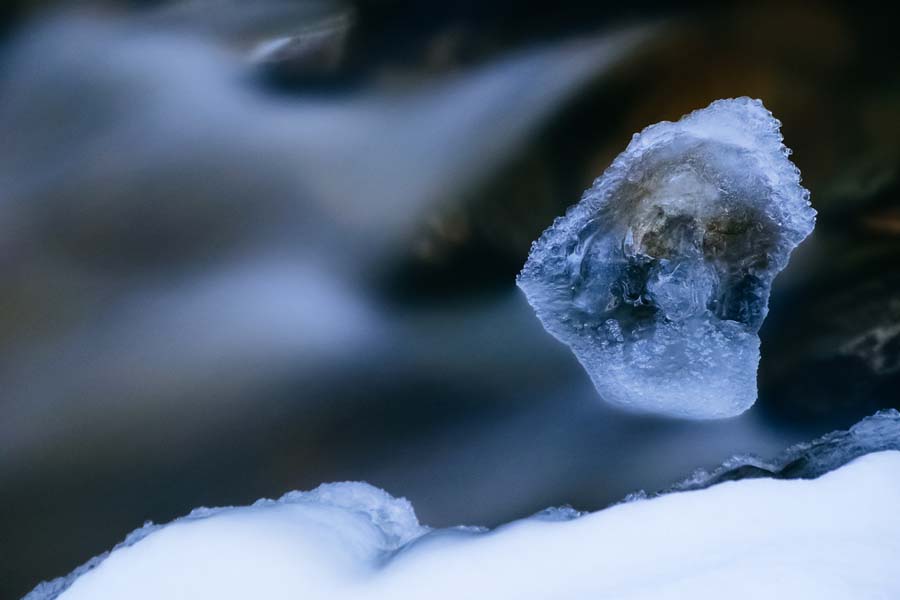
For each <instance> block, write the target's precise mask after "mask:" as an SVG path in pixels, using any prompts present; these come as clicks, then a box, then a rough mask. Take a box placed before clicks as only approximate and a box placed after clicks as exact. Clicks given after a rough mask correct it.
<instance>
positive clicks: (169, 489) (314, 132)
mask: <svg viewBox="0 0 900 600" xmlns="http://www.w3.org/2000/svg"><path fill="white" fill-rule="evenodd" d="M7 10H8V15H9V16H8V18H7V20H6V21H5V22H4V27H3V32H4V33H3V36H4V37H3V38H2V43H0V266H2V272H3V284H2V285H3V288H2V291H3V293H2V295H0V390H2V394H0V595H2V596H3V597H16V596H18V595H21V594H22V593H24V592H25V591H27V590H28V589H30V588H31V587H32V586H33V585H34V584H35V583H37V581H39V580H40V579H45V578H49V577H54V576H57V575H61V574H63V573H65V572H67V571H68V570H70V569H71V568H73V567H74V566H76V565H77V564H80V563H81V562H83V561H84V560H86V559H87V558H89V557H90V556H91V555H93V554H96V553H98V552H100V551H102V550H104V549H106V548H108V547H110V546H112V545H113V544H114V543H115V542H116V541H118V540H119V539H120V538H121V537H122V536H123V535H124V534H125V533H127V532H128V531H130V530H132V529H134V528H135V527H136V526H138V525H140V524H141V523H142V522H143V521H145V520H148V519H150V520H155V521H165V520H168V519H171V518H173V517H175V516H177V515H181V514H184V513H186V512H187V511H188V510H190V508H192V507H195V506H199V505H227V504H240V503H247V502H250V501H252V500H254V499H256V498H258V497H263V496H267V497H273V496H278V495H280V494H281V493H283V492H284V491H286V490H289V489H308V488H311V487H314V486H315V485H317V484H318V483H320V482H323V481H337V480H345V479H361V480H366V481H369V482H371V483H373V484H375V485H378V486H381V487H383V488H385V489H386V490H388V491H389V492H391V493H392V494H395V495H403V496H407V497H408V498H409V499H410V500H411V501H412V502H413V503H414V505H415V506H416V507H417V510H418V511H419V516H420V519H421V520H422V521H423V522H425V523H428V524H431V525H436V526H441V525H449V524H455V523H463V522H464V523H467V524H483V525H492V524H497V523H500V522H503V521H508V520H510V519H513V518H516V517H519V516H523V515H525V514H529V513H532V512H535V511H537V510H539V509H541V508H543V507H545V506H548V505H554V504H564V503H571V504H573V505H575V506H576V507H578V508H581V509H596V508H599V507H602V506H604V505H606V504H608V503H611V502H614V501H616V500H618V499H620V498H621V497H623V496H624V495H625V494H626V493H628V492H630V491H633V490H635V489H639V488H644V489H648V490H653V489H658V488H662V487H665V486H667V485H669V484H671V483H672V482H673V481H676V480H678V479H680V478H681V477H682V476H683V475H685V474H687V473H688V472H690V471H691V470H693V469H694V468H695V467H698V466H711V465H714V464H718V463H719V462H721V461H722V460H723V459H724V458H726V457H727V456H729V455H731V454H735V453H740V452H757V453H760V454H762V455H774V454H775V453H777V452H778V451H779V450H780V449H782V448H783V447H785V446H786V445H788V444H790V443H793V442H796V441H799V440H802V439H807V438H809V437H813V436H815V435H819V434H821V433H824V432H826V431H830V430H832V429H835V428H839V427H846V426H848V425H850V424H851V423H853V422H854V421H856V420H858V419H859V418H860V417H862V416H863V415H866V414H870V413H872V412H874V411H875V409H877V408H880V407H890V406H897V405H900V397H898V394H897V389H900V388H898V384H900V267H898V265H900V262H898V259H900V205H898V202H897V195H896V192H897V189H898V181H897V177H896V175H897V166H898V159H900V154H898V152H900V102H898V101H900V97H898V89H900V87H898V83H900V81H898V74H897V73H896V69H894V68H893V64H892V62H891V60H890V56H891V52H890V50H891V49H892V46H893V45H894V42H893V41H892V40H893V37H894V36H893V32H892V26H891V25H890V24H889V23H886V22H885V20H884V19H879V18H878V15H877V13H873V12H869V11H866V10H864V6H863V5H859V6H858V7H857V8H856V10H850V9H848V8H842V7H838V6H835V5H832V4H830V3H807V2H804V3H799V2H798V3H738V4H729V5H722V6H719V5H717V6H716V7H715V8H711V7H708V6H705V5H702V4H698V5H695V6H693V7H692V8H690V9H680V10H677V11H676V10H673V9H670V8H667V7H665V6H662V5H660V4H657V3H646V4H640V3H639V4H637V5H635V6H633V7H631V8H629V9H628V12H627V14H621V12H620V14H617V15H616V16H615V18H613V16H612V15H611V14H610V13H609V12H607V11H606V9H603V8H602V7H598V6H596V3H576V2H568V1H565V2H563V3H561V4H560V5H559V6H558V7H557V10H556V11H553V12H552V13H548V12H547V9H546V7H541V6H539V5H538V4H537V3H531V2H526V3H517V4H516V5H512V4H511V3H508V2H499V3H496V4H495V5H492V6H490V7H483V6H481V3H475V2H463V3H456V4H454V6H449V5H447V6H443V5H441V6H436V5H433V4H432V3H421V4H418V3H413V2H399V1H381V2H359V3H353V2H347V3H344V2H333V1H328V0H321V1H310V0H306V1H299V2H282V1H275V0H266V1H265V2H258V3H252V4H251V3H240V2H231V1H224V0H220V1H214V0H205V1H202V0H195V1H191V2H152V3H127V2H126V3H116V2H98V3H84V2H82V3H77V4H62V3H53V2H18V3H13V4H10V5H9V6H8V7H7ZM740 95H749V96H752V97H760V98H763V100H764V101H765V102H766V105H767V106H768V107H769V108H770V109H771V110H772V111H773V112H774V114H775V115H776V116H778V117H779V118H780V119H781V120H782V122H783V131H784V134H785V139H786V143H787V145H788V146H789V147H791V148H793V149H794V151H795V154H794V156H793V159H794V160H795V162H796V163H797V165H798V166H799V167H800V169H801V171H802V172H803V174H804V184H805V185H806V187H808V188H809V189H810V190H811V191H812V199H813V204H814V206H815V207H816V209H817V210H818V211H819V215H820V216H819V225H818V228H817V230H816V233H815V234H814V236H813V238H812V239H811V240H810V241H808V242H807V243H806V244H804V245H803V246H802V247H801V248H800V250H799V251H798V254H796V255H795V256H794V258H793V259H792V262H791V265H790V267H789V268H788V270H787V271H785V272H784V273H783V274H782V275H780V276H779V277H778V279H777V280H776V285H775V290H774V296H773V299H772V303H771V307H772V310H771V313H770V315H769V318H768V320H767V322H766V324H765V325H764V327H763V330H762V333H761V337H762V340H763V347H762V354H763V358H762V364H761V367H760V398H759V401H758V402H757V404H756V406H754V407H753V408H752V409H751V410H750V411H749V412H747V413H745V414H744V415H742V416H741V417H738V418H735V419H730V420H726V421H719V422H712V423H710V422H699V423H694V422H687V421H676V420H664V419H658V418H652V417H647V416H641V415H634V414H628V413H624V412H620V411H617V410H615V409H612V408H610V407H608V406H606V405H605V404H604V403H603V402H602V401H601V400H600V399H599V398H597V397H596V394H595V392H594V390H593V387H592V386H591V384H590V381H589V380H588V378H587V376H586V374H585V373H584V372H583V371H582V369H581V368H580V366H579V365H578V364H577V362H576V361H575V359H574V358H573V357H572V356H571V355H570V353H569V352H568V351H567V349H566V348H565V347H563V346H562V345H560V344H558V343H557V342H555V341H554V340H553V339H552V338H551V337H550V336H549V335H547V334H546V333H545V332H544V331H543V329H542V328H541V326H540V324H539V323H538V322H537V319H536V318H535V317H534V315H533V313H532V311H531V309H530V307H529V306H528V305H527V303H526V302H525V300H524V298H523V297H522V296H521V295H520V294H519V292H518V291H517V290H516V289H515V286H514V277H515V274H516V272H517V271H518V269H519V268H520V267H521V265H522V263H523V262H524V259H525V256H526V254H527V251H528V247H529V244H530V242H531V241H532V240H533V239H535V238H536V237H537V235H538V234H539V233H540V232H541V230H543V228H544V227H546V226H547V225H548V224H549V223H550V222H551V221H552V219H553V218H554V217H555V216H557V215H559V214H562V213H563V212H564V210H565V208H566V206H568V205H569V204H571V203H573V202H575V201H576V200H577V199H578V197H579V196H580V194H581V191H582V190H583V189H584V188H585V187H587V186H588V185H589V184H590V182H591V180H592V179H593V178H594V177H595V176H597V175H598V174H599V173H600V172H601V171H602V170H603V168H605V166H606V165H607V164H608V163H609V161H610V160H611V159H612V158H613V157H614V156H615V155H616V154H617V153H618V152H619V151H620V150H621V149H623V148H624V147H625V145H626V143H627V141H628V139H629V137H630V135H631V134H632V133H633V132H635V131H638V130H640V129H641V128H642V127H644V126H645V125H648V124H650V123H653V122H656V121H659V120H662V119H674V118H677V117H678V116H680V115H681V114H683V113H685V112H688V111H690V110H692V109H694V108H698V107H702V106H705V105H706V104H708V103H709V102H710V101H711V100H713V99H716V98H719V97H732V96H740Z"/></svg>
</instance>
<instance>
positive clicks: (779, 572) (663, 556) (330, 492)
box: [26, 411, 900, 600]
mask: <svg viewBox="0 0 900 600" xmlns="http://www.w3.org/2000/svg"><path fill="white" fill-rule="evenodd" d="M898 447H900V413H898V412H897V411H883V412H881V413H878V414H876V415H874V416H873V417H870V418H868V419H864V420H863V421H861V422H860V423H859V424H857V425H856V426H855V427H853V428H852V429H850V430H849V431H845V432H836V433H832V434H829V435H827V436H825V437H823V438H820V439H818V440H815V441H813V442H811V443H808V444H803V445H800V446H795V447H794V448H791V449H789V450H788V451H787V452H786V453H785V454H784V455H783V456H782V457H780V458H779V459H776V460H775V461H772V462H771V463H769V465H770V468H768V469H762V470H759V471H758V472H757V473H756V474H753V475H749V476H748V477H749V478H743V477H737V476H735V477H719V478H718V479H716V478H712V477H709V476H707V477H701V476H698V475H695V477H694V478H693V479H692V480H689V481H693V483H692V484H690V485H689V484H684V485H682V486H681V487H678V486H676V488H674V489H673V490H672V491H670V493H666V494H664V495H661V496H656V497H654V498H646V497H644V496H643V495H640V494H638V495H634V496H633V497H632V501H631V502H628V503H625V504H618V505H616V506H613V507H611V508H608V509H606V510H602V511H599V512H595V513H581V512H578V511H576V510H574V509H572V508H570V507H563V508H560V509H548V510H547V511H543V512H541V513H538V514H537V515H534V516H532V517H529V518H527V519H523V520H520V521H517V522H515V523H511V524H509V525H505V526H503V527H500V528H499V529H497V530H495V531H491V532H489V531H487V530H485V529H481V528H453V529H440V530H431V529H429V528H427V527H424V526H422V525H420V524H419V522H418V520H417V519H416V516H415V513H414V512H413V509H412V506H411V505H410V504H409V503H408V502H407V501H406V500H403V499H395V498H392V497H391V496H389V495H388V494H387V493H385V492H383V491H381V490H379V489H377V488H374V487H372V486H369V485H367V484H363V483H339V484H329V485H323V486H320V487H319V488H317V489H316V490H313V491H312V492H293V493H291V494H288V495H286V496H284V497H282V498H281V499H280V500H277V501H273V500H261V501H259V502H257V503H256V504H254V505H252V506H245V507H237V508H216V509H198V510H196V511H194V512H193V513H191V514H190V515H189V516H187V517H184V518H182V519H178V520H175V521H173V522H172V523H169V524H168V525H148V526H145V527H144V528H142V529H139V530H138V531H137V532H135V533H133V534H131V535H130V536H129V537H128V538H127V539H126V540H125V542H123V543H122V544H120V545H119V546H117V547H116V548H114V549H113V550H112V552H110V553H107V554H106V555H103V556H100V557H98V558H96V559H93V560H92V561H90V562H89V563H88V564H87V565H85V566H83V567H81V568H79V569H77V570H76V571H75V572H74V573H73V574H72V575H70V576H68V577H66V578H61V579H58V580H56V581H53V582H49V583H44V584H41V585H39V586H38V587H37V588H35V590H34V591H33V592H31V593H30V594H29V595H28V596H26V600H53V599H55V598H59V599H60V600H80V599H90V600H120V599H121V598H128V599H129V600H145V599H147V600H150V599H152V600H157V599H159V598H168V599H172V600H181V599H184V600H187V599H191V600H200V599H205V598H216V599H217V600H238V599H242V600H243V599H246V598H260V599H268V598H303V599H304V600H319V599H322V600H324V599H328V600H343V599H348V600H349V599H353V600H407V599H408V600H414V599H416V600H418V599H421V598H429V599H433V600H455V599H457V598H491V600H505V599H510V600H512V599H516V600H537V599H551V598H566V599H570V600H581V599H591V600H596V599H605V598H610V599H612V598H615V599H616V600H637V599H647V600H650V599H653V600H658V599H660V598H693V599H697V600H702V599H704V598H715V599H718V598H721V596H722V590H727V591H728V596H729V597H730V598H735V599H736V600H740V599H748V600H749V599H756V598H771V597H779V598H816V599H817V600H829V599H838V598H840V599H850V598H859V597H861V596H860V594H862V595H863V596H865V597H866V598H876V597H877V598H898V597H900V577H898V576H897V571H896V565H897V564H900V546H898V545H897V543H896V540H898V539H900V512H898V511H897V510H896V507H897V506H898V503H900V452H898V451H897V450H896V449H897V448H898ZM739 466H740V465H738V464H737V463H736V464H733V465H731V466H727V465H726V467H723V469H725V470H721V471H716V472H715V473H719V474H721V473H724V472H726V471H729V472H732V473H734V472H735V471H734V469H735V468H738V467H739ZM826 471H827V472H826ZM779 477H783V478H787V477H816V479H814V480H812V481H796V480H783V479H779ZM726 479H743V480H739V481H737V480H732V481H727V482H726V483H721V482H723V481H725V480H726ZM720 483H721V485H720ZM688 489H689V490H691V491H684V490H688ZM648 582H651V584H650V585H648ZM735 582H740V585H735Z"/></svg>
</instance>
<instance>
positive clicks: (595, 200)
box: [517, 98, 816, 419]
mask: <svg viewBox="0 0 900 600" xmlns="http://www.w3.org/2000/svg"><path fill="white" fill-rule="evenodd" d="M779 127H780V122H779V121H778V120H777V119H775V118H774V117H773V116H772V113H770V112H769V111H768V110H766V108H765V107H764V106H763V104H762V102H761V101H759V100H751V99H750V98H737V99H731V100H717V101H716V102H713V103H712V104H710V105H709V106H708V107H707V108H705V109H702V110H697V111H694V112H693V113H691V114H689V115H687V116H685V117H683V118H682V119H681V120H680V121H678V122H676V123H672V122H668V121H664V122H662V123H657V124H656V125H651V126H650V127H647V128H646V129H644V130H643V131H642V132H641V133H638V134H636V135H635V136H634V137H633V138H632V140H631V143H630V144H628V148H626V149H625V151H624V152H623V153H622V154H620V155H619V156H618V157H617V158H616V160H615V161H614V162H613V163H612V165H611V166H610V167H609V168H608V169H607V170H606V172H605V173H604V174H603V175H602V176H601V177H600V178H598V179H597V180H596V181H595V182H594V185H593V187H591V188H590V189H589V190H587V192H585V194H584V196H583V197H582V199H581V201H580V202H579V203H578V204H576V205H574V206H573V207H571V208H570V209H569V210H568V212H567V213H566V215H565V216H564V217H560V218H558V219H557V220H556V221H555V222H554V223H553V225H552V226H551V227H550V228H548V229H547V230H546V231H545V232H544V233H543V235H541V237H540V239H538V240H537V241H536V242H535V243H534V245H533V246H532V248H531V254H530V255H529V257H528V261H527V262H526V263H525V267H524V268H523V269H522V272H521V273H520V274H519V276H518V280H517V282H518V285H519V287H520V288H522V290H523V291H524V292H525V295H526V296H527V298H528V301H529V303H530V304H531V305H532V307H534V309H535V311H536V313H537V316H538V318H539V319H540V320H541V322H542V323H543V325H544V327H545V328H546V329H547V331H549V332H550V333H551V334H552V335H553V336H554V337H556V338H557V339H559V340H560V341H562V342H564V343H565V344H567V345H568V346H569V347H570V348H571V349H572V351H573V352H574V353H575V356H576V357H577V358H578V360H579V361H580V362H581V364H582V365H583V366H584V368H585V370H587V372H588V374H589V375H590V377H591V379H592V381H593V383H594V386H595V387H596V388H597V391H598V392H599V394H600V396H601V397H602V398H603V399H604V400H606V401H607V402H611V403H613V404H617V405H620V406H623V407H626V408H630V409H634V410H639V411H646V412H655V413H661V414H666V415H670V416H677V417H684V418H694V419H713V418H723V417H730V416H733V415H737V414H740V413H742V412H743V411H745V410H747V409H748V408H749V407H750V406H752V405H753V403H754V402H755V401H756V393H757V392H756V368H757V365H758V363H759V338H758V337H757V332H758V331H759V328H760V326H761V325H762V322H763V320H764V319H765V317H766V313H767V311H768V301H769V291H770V289H771V285H772V280H773V279H774V278H775V276H776V275H777V274H778V273H779V272H780V271H781V270H782V269H784V267H785V266H786V265H787V262H788V258H789V257H790V254H791V251H792V250H793V249H794V248H795V247H796V246H797V245H798V244H799V243H800V242H802V241H803V239H804V238H806V236H808V235H809V234H810V232H812V230H813V227H814V226H815V215H816V213H815V211H814V210H813V209H812V207H811V206H810V202H809V192H808V191H807V190H806V189H804V188H803V187H802V186H801V185H800V171H799V170H798V169H797V167H795V166H794V164H793V163H792V162H791V161H790V160H789V159H788V156H789V154H790V151H789V150H788V149H787V148H786V147H785V146H784V145H783V144H782V137H781V133H780V130H779Z"/></svg>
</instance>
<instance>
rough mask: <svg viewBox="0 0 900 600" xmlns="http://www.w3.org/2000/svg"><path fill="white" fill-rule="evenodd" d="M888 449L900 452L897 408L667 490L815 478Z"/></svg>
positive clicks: (703, 472)
mask: <svg viewBox="0 0 900 600" xmlns="http://www.w3.org/2000/svg"><path fill="white" fill-rule="evenodd" d="M885 450H898V451H900V412H898V411H897V410H894V409H888V410H880V411H878V412H877V413H875V414H874V415H872V416H870V417H866V418H865V419H863V420H862V421H860V422H859V423H857V424H856V425H854V426H853V427H851V428H850V429H848V430H847V431H833V432H831V433H829V434H827V435H824V436H822V437H820V438H818V439H815V440H813V441H811V442H803V443H801V444H797V445H795V446H791V447H790V448H788V449H787V450H785V451H784V452H782V453H781V454H780V455H778V456H777V457H775V458H774V459H770V460H765V459H762V458H760V457H758V456H754V455H739V456H735V457H732V458H730V459H729V460H727V461H726V462H724V463H723V464H722V465H721V466H720V467H718V468H717V469H714V470H712V471H706V470H698V471H696V472H694V473H693V474H692V475H691V476H690V477H688V478H687V479H685V480H684V481H682V482H680V483H678V484H676V485H674V486H673V487H672V488H671V489H670V490H667V492H671V491H687V490H698V489H703V488H707V487H710V486H711V485H715V484H717V483H722V482H724V481H739V480H741V479H755V478H759V477H768V478H774V479H815V478H816V477H820V476H822V475H824V474H825V473H828V472H830V471H834V470H835V469H838V468H840V467H842V466H844V465H845V464H847V463H849V462H850V461H852V460H854V459H856V458H858V457H860V456H864V455H866V454H872V453H875V452H883V451H885ZM664 493H665V492H664Z"/></svg>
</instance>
